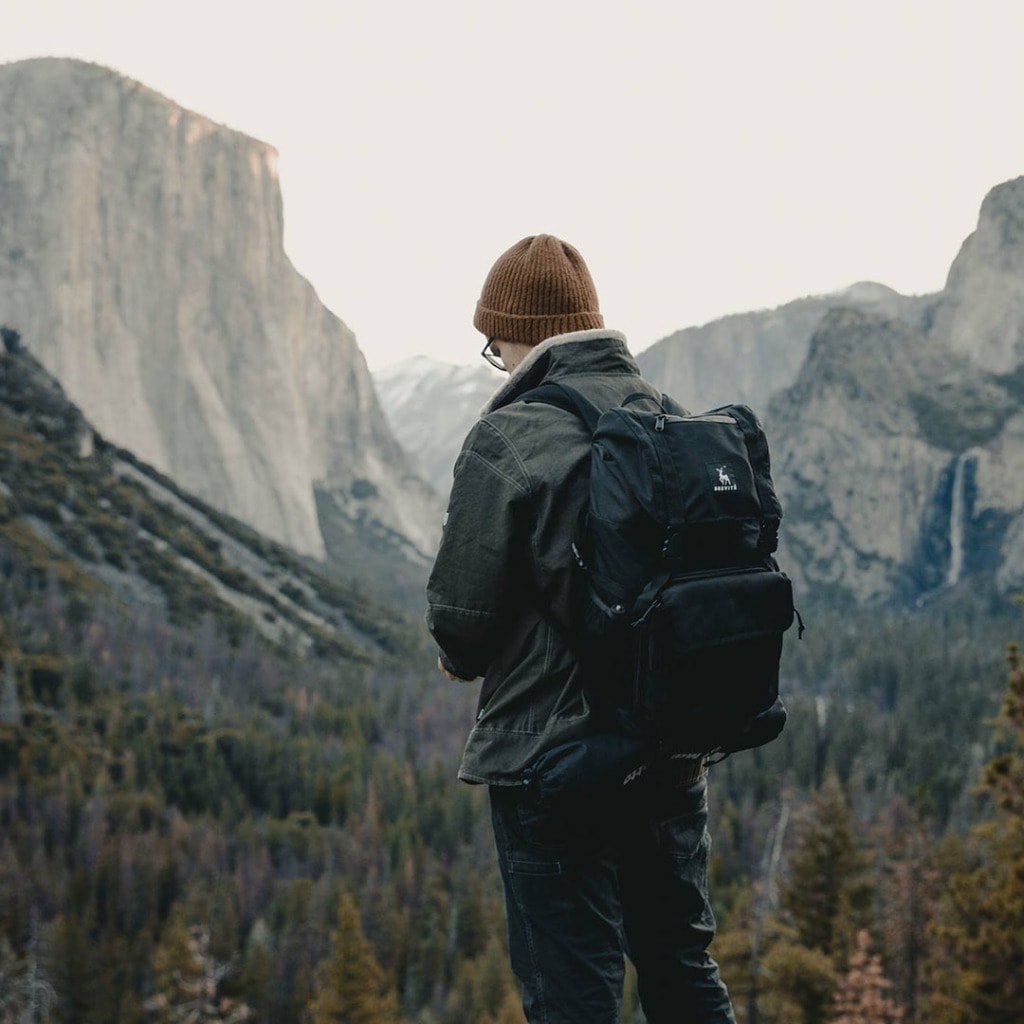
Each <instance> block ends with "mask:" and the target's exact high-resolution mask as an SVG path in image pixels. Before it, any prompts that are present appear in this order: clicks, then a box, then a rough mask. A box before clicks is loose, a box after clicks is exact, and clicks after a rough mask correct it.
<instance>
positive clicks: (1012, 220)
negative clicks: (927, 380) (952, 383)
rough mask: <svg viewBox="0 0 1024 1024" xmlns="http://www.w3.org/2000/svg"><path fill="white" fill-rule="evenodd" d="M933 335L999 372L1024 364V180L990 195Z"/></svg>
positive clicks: (956, 266)
mask: <svg viewBox="0 0 1024 1024" xmlns="http://www.w3.org/2000/svg"><path fill="white" fill-rule="evenodd" d="M930 333H931V334H932V335H934V336H935V337H938V338H941V339H942V340H944V341H945V342H947V343H948V344H949V345H950V346H951V347H952V348H953V349H955V350H956V351H958V352H963V353H964V354H965V355H968V356H970V357H971V358H972V359H974V360H975V361H976V362H977V363H978V364H979V365H980V366H982V367H984V368H985V369H987V370H991V371H993V372H996V373H1008V372H1010V371H1012V370H1014V369H1016V368H1017V367H1019V366H1020V365H1021V364H1022V363H1024V178H1016V179H1014V180H1013V181H1008V182H1005V183H1004V184H1002V185H997V186H996V187H995V188H993V189H992V190H991V191H990V192H989V193H988V195H987V196H986V197H985V200H984V202H983V203H982V205H981V213H980V214H979V217H978V226H977V228H976V229H975V231H974V232H973V233H972V234H971V235H970V236H968V238H967V239H966V241H965V242H964V244H963V246H962V247H961V249H960V252H959V254H958V255H957V257H956V259H955V260H954V261H953V265H952V266H951V267H950V271H949V277H948V278H947V281H946V287H945V290H944V291H943V293H942V296H941V299H940V302H939V304H938V306H937V308H936V311H935V316H934V320H933V324H932V328H931V332H930Z"/></svg>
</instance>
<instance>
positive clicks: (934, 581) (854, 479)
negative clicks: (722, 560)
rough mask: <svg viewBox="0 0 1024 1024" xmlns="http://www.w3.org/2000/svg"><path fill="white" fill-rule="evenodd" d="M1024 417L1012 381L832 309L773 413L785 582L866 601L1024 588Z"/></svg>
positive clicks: (899, 328)
mask: <svg viewBox="0 0 1024 1024" xmlns="http://www.w3.org/2000/svg"><path fill="white" fill-rule="evenodd" d="M1022 419H1024V405H1022V403H1021V399H1020V396H1018V395H1017V394H1015V393H1014V391H1013V389H1012V388H1010V387H1008V386H1007V384H1006V382H1005V381H1003V380H1001V379H999V378H997V377H995V376H993V375H991V374H989V373H987V372H985V371H984V370H982V369H980V368H978V367H977V366H975V365H973V364H972V363H971V362H970V361H969V360H967V359H966V357H964V356H962V355H960V354H958V353H955V352H953V351H952V350H951V349H950V348H949V347H947V346H946V345H944V344H943V343H941V342H939V341H937V340H936V339H933V338H928V337H926V336H924V335H923V334H922V333H920V332H918V331H914V330H913V329H912V328H910V327H909V326H907V325H906V324H904V323H901V322H899V321H893V320H887V319H885V318H882V317H879V316H876V315H870V314H865V313H863V312H861V311H856V310H835V311H833V312H830V313H829V314H828V315H827V316H826V317H825V319H824V321H823V322H822V324H821V326H820V327H819V328H818V330H817V331H816V332H815V334H814V336H813V338H812V339H811V344H810V350H809V352H808V356H807V360H806V362H805V364H804V366H803V368H802V369H801V371H800V375H799V378H798V379H797V381H796V383H795V384H794V385H793V387H792V388H789V389H787V390H785V391H783V392H782V393H781V394H780V395H778V396H777V398H776V399H775V401H774V402H773V403H772V405H771V407H770V410H769V420H770V422H771V424H772V430H771V434H772V441H773V475H774V476H775V478H776V481H777V485H778V488H779V491H780V496H781V498H782V501H783V507H784V509H785V520H784V528H783V531H782V536H783V547H782V552H781V556H780V557H781V559H782V560H783V562H784V563H785V566H786V571H787V572H789V573H790V575H792V576H793V577H794V579H795V581H796V582H797V584H798V587H802V588H803V589H805V590H812V591H816V592H822V591H825V592H833V593H834V594H835V595H836V596H840V595H845V596H851V597H853V598H854V599H855V600H857V601H861V602H870V601H879V600H889V599H892V598H896V599H902V600H917V599H920V598H922V597H926V596H927V595H929V594H931V593H933V592H936V591H939V590H941V589H943V588H946V587H949V586H951V585H955V584H956V583H958V582H960V580H961V579H962V578H964V577H965V576H967V575H969V574H970V573H972V572H976V571H978V570H996V571H997V572H998V573H999V574H1000V582H1001V583H1002V584H1003V585H1004V586H1005V585H1010V584H1011V582H1013V581H1014V580H1015V579H1024V576H1020V575H1018V573H1019V561H1020V558H1019V553H1016V549H1017V547H1018V546H1019V533H1020V532H1021V526H1022V524H1024V517H1022V508H1024V472H1021V471H1022V470H1024V447H1022V446H1021V445H1020V444H1019V440H1020V433H1021V429H1022V423H1021V421H1022ZM1011 527H1012V529H1011ZM1015 565H1016V566H1017V568H1015Z"/></svg>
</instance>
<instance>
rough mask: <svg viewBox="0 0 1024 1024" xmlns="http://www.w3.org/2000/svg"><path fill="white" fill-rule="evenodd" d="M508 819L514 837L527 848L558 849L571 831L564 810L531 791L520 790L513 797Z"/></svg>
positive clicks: (563, 844) (562, 847)
mask: <svg viewBox="0 0 1024 1024" xmlns="http://www.w3.org/2000/svg"><path fill="white" fill-rule="evenodd" d="M512 819H513V821H512V828H513V831H514V832H515V834H516V836H517V838H518V839H519V840H520V841H521V842H522V843H523V844H524V845H525V846H527V847H529V848H531V849H534V850H547V851H559V850H564V849H565V847H566V845H567V844H568V842H569V839H570V835H571V832H570V829H569V828H568V827H567V821H566V819H567V816H566V814H565V812H564V810H562V809H556V808H554V807H552V806H551V805H550V804H548V803H547V802H546V801H544V800H539V799H537V797H536V795H535V794H532V793H530V794H524V795H523V798H522V799H519V800H517V801H516V803H515V807H514V808H513V813H512ZM534 873H535V874H536V873H537V872H534Z"/></svg>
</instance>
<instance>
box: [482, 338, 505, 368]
mask: <svg viewBox="0 0 1024 1024" xmlns="http://www.w3.org/2000/svg"><path fill="white" fill-rule="evenodd" d="M496 340H497V339H495V338H488V339H487V344H486V345H484V347H483V350H482V351H481V353H480V355H482V356H483V357H484V359H486V360H487V362H489V363H490V364H491V366H493V367H494V368H495V369H497V370H501V371H502V372H503V373H508V369H507V368H506V366H505V364H504V363H503V362H502V361H501V358H500V357H499V356H496V355H495V354H494V353H493V352H492V351H491V345H493V344H494V342H495V341H496Z"/></svg>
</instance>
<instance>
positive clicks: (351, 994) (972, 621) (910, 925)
mask: <svg viewBox="0 0 1024 1024" xmlns="http://www.w3.org/2000/svg"><path fill="white" fill-rule="evenodd" d="M17 429H20V428H18V427H17V425H16V423H15V421H14V420H10V421H6V420H5V421H4V426H3V430H4V435H3V436H4V442H5V450H4V452H3V453H0V460H2V464H3V474H2V476H3V480H4V483H3V486H2V487H0V1022H3V1024H8V1022H10V1024H14V1022H18V1024H21V1022H33V1024H37V1022H53V1024H149V1022H185V1021H224V1022H228V1021H231V1022H235V1021H260V1022H268V1024H322V1022H328V1021H331V1022H347V1024H385V1022H387V1024H399V1022H407V1024H515V1022H519V1024H521V1022H522V1019H523V1018H522V1011H521V1008H520V1003H519V996H518V991H517V989H516V984H515V981H514V979H513V977H512V975H511V973H510V971H509V968H508V965H507V953H506V948H505V932H504V927H505V926H504V916H503V909H502V902H501V888H500V880H499V876H498V871H497V865H496V863H495V857H494V851H493V847H492V839H491V835H490V825H489V819H488V809H487V797H486V792H484V790H483V789H482V788H480V787H470V786H466V785H464V784H461V783H459V782H458V781H457V780H456V778H455V768H456V764H457V760H458V755H459V752H460V748H461V743H462V741H463V739H464V736H465V733H466V731H467V729H468V727H469V725H470V724H471V722H472V720H473V715H474V711H475V697H476V688H475V687H474V686H465V685H461V684H455V683H449V682H447V681H446V680H444V679H443V678H442V677H441V676H440V675H439V674H438V673H437V672H436V671H435V670H434V664H433V662H434V652H433V651H432V649H431V647H430V646H429V644H428V642H427V638H426V636H425V635H424V633H423V631H422V627H420V626H419V625H418V624H417V623H416V622H415V620H414V619H409V621H408V622H405V620H402V621H401V622H400V623H399V624H398V625H394V626H392V627H390V628H391V632H390V633H388V634H387V636H386V637H385V641H386V642H383V643H381V644H380V645H378V647H376V648H375V652H376V653H374V654H373V655H372V656H369V655H367V654H366V653H365V652H364V651H361V650H360V649H359V648H358V647H357V646H346V645H344V644H337V643H336V644H331V643H328V642H327V641H326V639H325V640H324V642H323V643H319V644H316V643H314V644H312V645H307V646H305V647H302V648H301V649H300V648H299V647H298V646H297V645H294V644H293V645H289V644H288V643H286V642H281V641H274V640H273V639H272V638H268V636H267V635H265V633H264V632H261V631H260V630H258V629H257V628H255V626H254V625H253V624H252V623H251V622H249V621H248V620H245V619H244V618H240V617H239V616H238V615H237V614H228V613H226V612H223V609H221V610H218V609H219V605H218V604H217V602H216V601H214V600H213V599H212V598H210V596H209V595H210V594H211V593H213V591H212V590H210V588H208V587H207V588H206V589H203V588H199V589H197V590H188V591H187V593H186V592H185V591H182V590H181V587H182V586H183V585H182V584H175V586H176V587H177V591H176V592H178V593H179V595H180V594H182V593H186V596H187V597H188V600H184V599H181V600H177V601H168V602H165V603H164V605H162V606H161V605H158V604H152V605H148V606H146V607H144V608H139V607H134V606H131V605H129V604H126V603H125V602H124V601H123V600H121V599H119V598H118V597H117V596H116V595H115V594H114V593H112V592H111V591H110V590H109V588H105V587H104V586H102V585H100V584H98V583H97V582H96V580H97V579H98V577H97V576H96V575H89V574H88V573H85V572H83V571H81V567H82V566H83V565H89V564H92V563H95V562H104V560H107V561H109V560H110V559H111V558H117V557H120V558H121V561H122V564H123V563H124V562H125V560H128V561H131V560H133V559H135V560H136V561H139V562H140V564H141V557H137V556H136V555H130V554H129V555H125V554H123V553H120V554H118V553H117V552H115V551H114V550H113V548H111V550H110V551H107V552H104V549H103V548H102V546H97V543H94V540H93V539H90V538H91V537H92V538H95V537H101V539H102V536H104V534H103V531H102V530H100V531H99V532H96V531H95V530H93V532H92V533H89V530H90V529H92V527H89V528H88V529H87V525H88V523H90V522H93V525H94V526H95V523H96V522H99V520H95V522H94V521H93V520H91V519H90V518H89V517H90V515H92V513H91V512H90V511H89V509H88V508H87V507H86V496H87V495H88V494H89V493H90V489H94V490H97V489H98V491H102V492H103V493H104V494H106V495H107V499H105V500H108V504H111V503H112V504H113V505H115V506H116V504H117V502H118V501H119V500H121V498H119V497H118V492H117V491H116V488H115V487H114V485H113V484H110V483H109V482H108V483H106V484H103V485H102V486H99V485H98V484H97V483H96V481H95V480H88V479H85V478H78V477H74V478H73V477H72V476H69V475H68V474H70V473H71V472H72V470H71V469H70V468H68V467H69V466H70V463H67V464H66V465H65V464H63V463H61V462H60V461H59V460H58V461H57V462H54V463H52V464H51V463H47V462H46V461H45V459H44V458H43V457H42V456H41V455H33V454H32V449H31V445H30V444H29V441H28V440H27V439H26V437H24V436H20V435H17V434H16V430H17ZM52 440H53V445H52V447H53V448H54V450H57V449H59V448H60V445H61V444H62V443H63V442H62V441H61V440H60V438H59V437H56V439H52ZM62 466H63V469H62V468H61V467H62ZM30 471H31V472H30ZM76 472H77V470H76ZM90 472H92V470H90ZM30 478H31V480H33V481H34V483H33V484H32V486H29V483H28V481H29V480H30ZM40 480H43V481H44V482H46V481H49V483H48V484H47V486H49V487H50V489H51V491H52V495H51V497H47V496H46V494H44V493H43V490H40V487H39V481H40ZM33 488H35V489H33ZM126 494H127V492H126ZM123 500H124V501H125V502H129V501H130V500H135V499H134V498H131V496H130V495H129V496H127V497H124V499H123ZM54 503H55V504H54ZM104 507H106V506H104ZM54 509H56V510H55V511H54ZM47 510H49V511H47ZM51 513H52V515H51ZM146 515H149V513H148V512H147V513H145V514H143V513H138V514H137V515H136V519H137V520H139V521H141V522H142V524H143V527H145V524H146V523H147V522H148V520H147V519H146V518H145V517H146ZM48 516H49V517H50V518H49V519H48V518H47V517H48ZM51 520H52V523H51V526H50V527H45V524H46V523H47V522H50V521H51ZM30 523H34V524H36V525H35V526H34V527H33V528H32V529H29V524H30ZM40 523H43V524H44V525H43V526H40V525H39V524H40ZM76 523H77V527H76V529H77V528H79V527H80V528H81V529H80V531H79V532H81V531H85V532H84V533H82V536H81V537H79V540H80V545H79V547H80V551H79V555H78V557H77V558H76V559H70V558H68V557H66V548H63V547H61V545H60V543H58V542H59V540H60V537H61V536H64V535H70V534H69V533H68V531H69V529H70V528H71V527H72V526H74V525H75V524H76ZM110 529H111V530H112V529H113V527H110ZM153 529H156V526H155V525H154V526H153ZM48 530H49V533H48V532H47V531H48ZM109 532H110V530H108V534H109ZM115 532H116V531H115ZM143 532H145V530H144V529H143ZM111 536H112V534H111ZM47 537H49V538H50V539H49V540H47ZM111 543H112V542H111ZM154 550H156V549H155V548H154ZM61 552H65V553H64V554H62V553H61ZM211 557H212V556H211ZM212 564H213V563H212V562H211V565H212ZM214 568H216V567H215V566H214ZM211 571H212V570H211ZM190 585H191V586H195V584H194V583H193V584H190ZM204 595H205V596H204ZM282 607H283V606H282ZM801 610H802V612H803V613H804V617H805V619H806V620H807V623H808V630H807V633H806V635H805V636H804V638H803V640H802V641H800V642H797V641H796V638H795V636H793V637H792V638H791V639H789V640H788V641H787V648H786V652H785V655H784V683H783V687H784V694H785V699H786V702H787V705H788V708H789V712H790V720H789V724H788V726H787V728H786V730H785V732H784V733H783V735H782V737H781V738H780V739H779V740H778V741H777V742H775V743H773V744H771V745H770V746H768V747H765V748H761V749H759V750H756V751H748V752H744V753H740V754H737V755H734V756H732V757H730V758H728V759H726V760H725V761H723V762H721V763H720V764H717V765H715V766H714V767H713V768H712V769H711V784H710V786H711V788H710V796H711V803H712V809H711V826H710V827H711V834H712V842H713V845H712V859H711V880H712V898H713V902H714V905H715V910H716V914H717V917H718V923H719V934H718V937H717V939H716V941H715V943H714V945H713V947H712V952H713V954H714V955H715V957H716V959H717V960H718V961H719V963H720V965H721V967H722V973H723V976H724V978H725V980H726V982H727V984H728V985H729V988H730V991H731V993H732V997H733V1002H734V1005H735V1008H736V1013H737V1019H738V1020H739V1021H741V1022H743V1024H783V1022H785V1024H895V1022H907V1024H911V1022H918V1024H983V1022H984V1024H1004V1022H1005V1024H1019V1022H1020V1021H1021V1020H1024V972H1022V971H1021V964H1022V963H1024V659H1022V657H1021V655H1020V654H1019V653H1018V652H1017V649H1016V648H1015V647H1012V641H1014V640H1015V639H1018V638H1020V636H1021V634H1022V633H1024V620H1022V619H1021V617H1020V615H1019V609H1017V608H1015V607H1014V606H1013V605H1012V603H1011V602H1009V601H1007V600H1006V599H1004V598H1000V597H997V596H995V595H990V594H983V593H980V592H974V593H963V594H960V595H958V596H956V598H955V599H953V598H951V599H950V600H949V601H947V602H945V603H939V602H936V604H935V605H934V606H931V607H925V608H921V609H915V610H913V611H905V610H897V609H859V610H858V609H854V608H845V609H829V608H827V607H821V608H817V607H814V606H813V605H811V606H808V605H807V604H806V602H801ZM643 1019H644V1018H643V1015H642V1012H641V1010H640V1009H639V1005H638V1000H637V995H636V984H635V977H634V976H633V975H632V974H631V973H628V972H627V981H626V988H625V992H624V1003H623V1022H624V1024H640V1022H642V1021H643Z"/></svg>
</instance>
